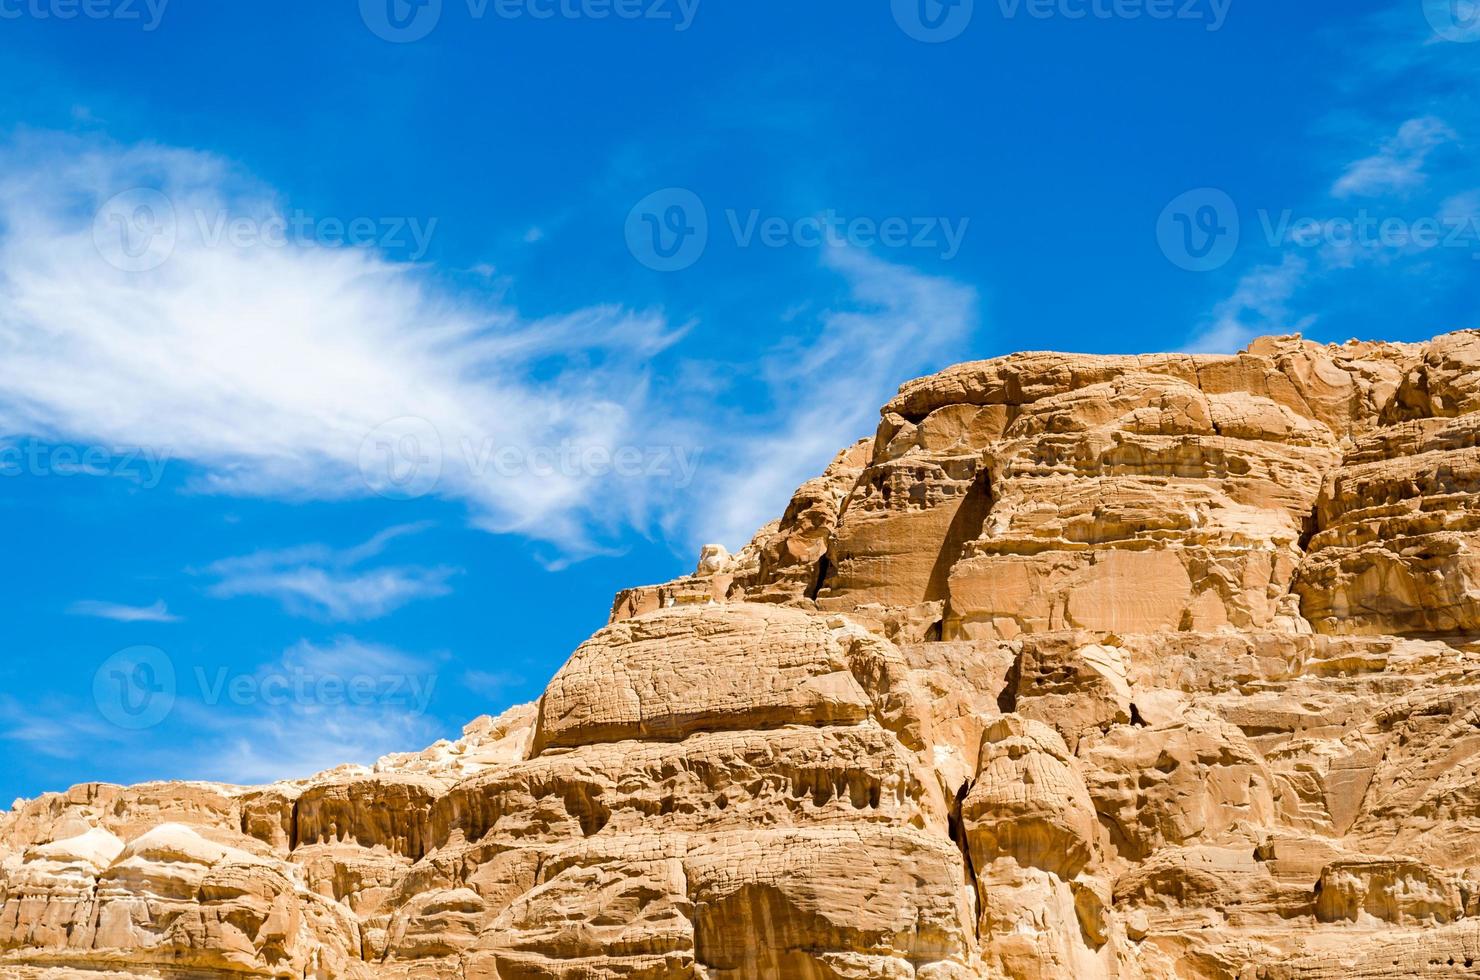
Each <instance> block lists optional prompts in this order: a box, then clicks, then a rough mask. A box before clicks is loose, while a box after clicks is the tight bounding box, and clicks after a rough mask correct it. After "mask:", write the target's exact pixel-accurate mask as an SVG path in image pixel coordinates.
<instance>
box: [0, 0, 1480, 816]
mask: <svg viewBox="0 0 1480 980" xmlns="http://www.w3.org/2000/svg"><path fill="white" fill-rule="evenodd" d="M387 4H389V6H387ZM1477 20H1480V8H1477V7H1476V5H1475V3H1474V2H1473V0H1404V2H1401V3H1391V2H1377V0H1353V2H1350V3H1347V4H1343V5H1341V9H1340V10H1339V11H1336V10H1334V9H1328V6H1322V5H1313V4H1285V3H1273V2H1266V0H1259V2H1254V0H1217V2H1214V0H1118V2H1117V0H975V2H974V3H973V2H971V0H961V2H959V3H957V4H955V5H953V6H950V7H943V6H941V5H940V4H939V3H937V0H893V2H883V0H881V2H878V3H872V4H858V3H856V2H842V0H837V2H834V0H815V2H811V3H805V4H771V3H747V4H738V3H725V4H722V3H719V2H717V0H698V2H694V0H687V2H684V3H680V2H679V0H663V2H659V0H561V2H555V0H497V2H495V0H488V2H486V3H485V2H482V0H441V2H440V3H438V2H436V0H430V2H428V3H426V4H423V5H421V6H411V5H409V4H408V3H407V2H406V0H364V2H363V3H360V2H357V0H333V2H326V3H315V4H302V3H287V2H276V0H258V2H254V3H251V4H221V3H204V2H198V0H168V2H164V0H152V2H148V0H0V73H3V75H4V79H3V81H4V84H3V85H0V515H3V516H4V518H5V520H4V526H5V527H6V530H7V545H8V549H7V552H8V558H9V560H8V561H7V562H6V565H5V568H6V573H5V582H4V583H3V584H4V588H3V592H0V594H3V595H5V596H6V602H7V608H8V610H9V613H10V614H9V616H8V622H9V629H8V630H7V637H6V641H5V643H6V650H5V653H6V655H5V657H4V658H3V661H0V692H3V693H0V744H3V746H4V752H5V755H6V758H7V761H8V763H9V764H8V765H6V766H4V767H0V796H3V798H4V799H5V800H6V801H8V800H9V799H10V798H12V797H14V796H32V795H35V794H36V793H38V792H41V791H44V790H48V789H59V788H63V787H65V786H67V785H69V784H72V783H75V782H79V781H84V780H88V779H103V780H111V781H138V780H143V779H148V778H155V777H164V776H175V777H192V778H206V779H235V780H238V781H259V780H269V779H272V778H276V777H280V776H297V775H304V774H307V773H309V772H312V771H314V770H316V769H319V768H322V767H327V766H331V765H334V764H336V763H339V762H345V761H358V762H369V761H372V760H373V759H374V758H375V757H376V756H378V755H379V754H381V753H384V752H389V751H394V750H412V749H418V748H420V747H422V746H424V745H426V744H429V743H430V742H431V741H433V740H435V739H437V738H441V737H453V736H455V735H456V734H457V732H458V730H459V729H460V727H461V725H462V724H463V723H464V722H466V721H468V720H470V719H471V718H473V717H475V716H477V715H479V714H483V713H489V712H493V713H496V712H498V711H500V710H502V709H503V708H505V707H507V706H509V705H511V704H514V703H517V702H520V701H526V700H530V699H533V698H534V697H536V696H538V694H539V692H540V691H541V690H542V689H543V687H544V684H545V682H546V681H547V680H548V678H549V677H550V675H551V674H552V673H553V672H554V670H555V669H556V668H558V666H559V664H560V663H561V662H562V661H563V660H564V658H565V657H566V656H567V655H568V654H569V653H570V651H571V650H573V649H574V648H575V646H576V645H577V644H578V643H579V642H580V641H581V640H582V639H583V638H584V637H585V636H587V635H588V634H589V633H590V632H592V631H593V630H595V629H596V628H598V627H599V626H600V625H601V624H602V622H603V621H604V619H605V614H606V611H607V608H608V605H609V602H610V600H611V596H612V594H613V593H614V592H615V591H616V590H617V589H619V588H621V587H624V586H627V585H632V584H639V583H644V582H651V581H661V580H664V579H667V578H671V577H673V576H674V575H677V574H680V573H682V572H684V571H687V570H688V569H689V568H690V567H691V566H692V565H693V563H694V560H695V557H696V555H697V549H698V545H699V544H701V543H703V542H705V541H709V540H718V541H723V542H724V543H726V544H728V545H730V546H731V547H738V546H739V545H740V544H742V543H743V542H744V540H745V539H746V537H748V535H749V533H750V531H752V530H753V529H754V528H755V527H756V526H757V525H759V524H760V523H762V522H764V521H765V520H766V519H768V518H770V517H773V516H776V515H779V513H780V511H781V509H782V508H783V507H784V505H785V502H786V500H787V497H788V496H789V493H790V491H791V489H792V488H793V487H794V486H795V485H796V484H797V483H799V482H801V481H802V480H803V479H805V478H807V477H808V476H809V475H812V474H814V473H815V472H817V471H818V470H819V469H820V468H821V467H822V466H823V465H825V464H826V462H827V461H828V459H829V458H830V457H831V455H832V453H833V452H834V451H835V450H836V449H838V448H841V447H842V446H843V445H845V444H847V443H848V442H850V441H852V440H853V439H855V438H858V437H861V436H864V435H868V434H870V433H871V432H872V429H873V426H874V422H875V418H876V410H877V406H878V405H879V404H880V403H881V402H882V401H883V400H884V399H885V398H886V397H887V396H888V394H889V393H890V392H891V391H892V390H893V389H894V387H895V386H897V385H898V384H899V383H900V382H901V381H903V380H906V379H908V378H910V377H913V376H917V375H919V374H923V373H927V372H929V371H931V370H934V369H937V368H939V367H942V366H945V365H947V364H950V363H953V362H956V361H961V360H968V359H972V358H980V357H989V356H993V355H997V354H1001V353H1005V352H1009V351H1012V350H1019V349H1070V350H1081V351H1096V352H1134V351H1144V350H1184V349H1185V350H1218V351H1231V350H1235V349H1237V348H1238V347H1239V346H1241V345H1242V344H1243V343H1245V342H1246V341H1247V339H1248V338H1250V337H1252V336H1255V335H1257V334H1260V333H1265V332H1273V331H1289V330H1297V329H1298V330H1302V331H1303V332H1305V333H1306V334H1307V335H1308V336H1311V337H1315V338H1317V339H1322V340H1344V339H1346V338H1348V337H1353V336H1356V337H1383V338H1390V339H1418V338H1421V337H1425V336H1428V335H1431V334H1433V333H1437V332H1442V331H1445V330H1450V329H1457V328H1460V327H1467V326H1475V325H1477V316H1476V312H1477V310H1476V307H1477V292H1476V290H1475V289H1474V286H1475V283H1476V269H1477V264H1476V262H1477V259H1476V255H1477V253H1480V217H1477V216H1480V167H1477V166H1476V164H1475V157H1474V154H1473V150H1472V148H1473V145H1474V141H1475V140H1476V139H1480V110H1477V107H1476V103H1475V94H1476V92H1477V90H1480V89H1477V85H1476V81H1477V75H1480V70H1477V69H1480V61H1477V56H1480V43H1475V42H1480V26H1477V23H1476V21H1477Z"/></svg>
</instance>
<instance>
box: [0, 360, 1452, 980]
mask: <svg viewBox="0 0 1480 980" xmlns="http://www.w3.org/2000/svg"><path fill="white" fill-rule="evenodd" d="M1477 639H1480V333H1474V332H1467V333H1458V334H1451V335H1447V336H1443V337H1439V338H1437V339H1435V340H1433V341H1430V342H1428V343H1423V344H1386V343H1357V342H1351V343H1347V344H1344V345H1340V346H1322V345H1318V344H1314V343H1310V342H1306V341H1303V340H1301V339H1300V338H1298V337H1279V338H1266V339H1263V340H1259V341H1256V342H1255V343H1254V344H1252V345H1251V346H1250V347H1249V348H1248V350H1246V351H1245V352H1243V353H1240V354H1238V355H1235V356H1202V355H1157V356H1141V357H1088V356H1072V355H1063V354H1048V353H1028V354H1017V355H1013V356H1011V357H1005V358H999V359H996V360H991V361H983V362H978V363H971V364H962V365H959V366H956V367H953V368H950V369H948V370H946V371H943V372H941V373H939V374H936V375H933V376H931V377H928V378H923V379H920V380H917V381H912V382H910V383H908V384H906V385H905V386H904V387H903V388H902V389H901V390H900V392H899V394H898V396H897V397H896V398H894V400H892V401H891V402H890V403H889V404H888V405H886V406H885V407H884V409H883V413H882V419H881V422H880V425H879V429H878V432H877V434H876V435H875V437H874V438H873V439H872V440H871V441H865V442H860V443H859V444H857V445H855V446H852V447H850V448H849V449H846V450H844V451H843V452H842V453H840V454H839V455H838V457H837V458H836V459H835V460H834V461H833V463H832V465H831V466H829V467H828V469H827V470H826V472H825V473H824V474H823V475H822V476H820V477H818V478H817V479H815V480H812V481H810V482H808V483H806V484H804V485H803V486H802V487H801V489H799V490H798V491H797V493H796V496H795V497H794V498H793V500H792V501H791V504H790V506H788V507H787V508H786V512H785V513H784V514H783V515H782V516H781V518H780V519H779V520H777V521H775V522H773V523H771V524H769V525H767V526H766V527H765V528H763V529H762V530H761V531H760V532H759V533H758V534H757V535H756V537H755V539H754V540H752V541H751V542H750V543H749V545H747V546H746V547H745V548H743V549H742V550H740V551H739V552H737V553H735V554H733V555H732V554H730V553H729V552H727V551H726V550H725V549H723V548H719V547H709V548H706V549H705V551H704V553H703V555H702V557H701V560H700V562H699V566H698V568H697V570H696V571H695V573H694V574H693V575H690V576H687V577H684V578H680V579H677V580H675V581H673V582H669V583H666V584H663V585H654V586H642V587H637V588H633V589H630V590H628V591H626V592H623V593H622V594H621V595H619V596H618V597H617V598H616V601H615V603H614V605H613V608H612V614H611V622H610V624H609V625H608V626H607V627H606V628H604V629H602V630H601V631H600V632H598V633H597V634H596V635H595V636H593V637H591V638H590V639H589V640H587V641H586V642H585V643H584V644H582V645H581V646H580V648H579V649H577V650H576V651H575V652H574V654H573V655H572V656H571V658H570V660H569V661H568V662H567V663H566V664H565V666H564V667H563V668H562V669H561V670H560V671H559V673H558V674H557V675H556V676H555V678H554V679H553V681H551V683H550V685H549V687H548V689H547V690H546V692H545V694H544V696H543V697H542V698H541V699H540V701H539V702H538V704H536V705H530V706H524V707H519V708H514V709H511V710H510V711H508V712H506V713H505V714H503V715H502V716H500V717H498V718H496V719H493V718H484V719H480V720H478V721H476V722H474V723H473V724H472V725H470V726H469V727H468V728H467V730H466V731H465V732H464V735H463V737H462V738H461V739H460V740H458V741H456V742H451V743H439V744H438V745H436V746H433V747H432V748H431V749H428V750H426V751H425V752H422V753H420V754H413V755H403V756H392V757H388V758H386V759H383V760H381V761H380V763H378V764H377V765H375V766H374V767H373V768H363V767H354V766H349V767H342V768H341V769H337V770H334V771H331V772H328V773H323V774H320V775H319V776H316V777H313V778H311V779H306V780H302V781H298V782H285V783H279V784H275V785H272V786H262V787H236V786H224V785H207V784H197V783H156V784H148V785H143V786H137V787H132V788H124V787H119V786H112V785H103V784H89V785H83V786H78V787H75V788H73V789H71V790H69V791H67V792H65V793H57V794H48V795H45V796H42V797H41V798H39V799H36V800H31V801H20V802H18V803H17V805H16V806H15V807H14V808H13V809H12V810H11V811H10V812H9V813H7V814H4V815H0V975H3V976H7V977H43V976H45V977H57V978H64V977H84V976H85V977H90V978H100V977H108V976H156V977H242V976H261V977H284V978H286V977H351V978H362V977H363V978H371V977H374V978H423V977H424V978H441V980H532V978H562V980H598V978H624V980H639V978H641V980H663V978H682V977H695V978H708V980H741V978H797V980H829V978H837V980H843V978H847V980H855V978H859V980H861V978H875V977H878V978H891V980H905V978H918V980H962V978H998V977H1015V978H1018V977H1020V978H1052V980H1065V978H1097V977H1098V978H1109V977H1116V978H1148V980H1151V978H1173V977H1179V978H1180V977H1207V978H1229V980H1234V978H1238V980H1243V978H1256V977H1258V978H1271V980H1273V978H1292V980H1293V978H1312V980H1315V978H1322V980H1324V978H1332V980H1334V978H1346V977H1454V976H1469V975H1480V643H1477Z"/></svg>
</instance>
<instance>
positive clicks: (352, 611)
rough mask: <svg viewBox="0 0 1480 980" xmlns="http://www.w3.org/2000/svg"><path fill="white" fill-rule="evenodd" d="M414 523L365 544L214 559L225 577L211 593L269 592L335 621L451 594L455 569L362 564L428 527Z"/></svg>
mask: <svg viewBox="0 0 1480 980" xmlns="http://www.w3.org/2000/svg"><path fill="white" fill-rule="evenodd" d="M425 527H426V525H424V524H408V525H402V526H399V527H393V528H389V529H387V530H385V531H382V532H380V533H379V534H377V535H375V537H373V538H371V539H370V540H369V541H366V542H364V543H363V544H360V545H356V546H355V547H353V548H347V549H344V550H340V551H336V550H335V549H333V548H330V547H328V546H327V545H322V544H311V545H305V546H302V547H298V548H287V549H282V550H276V551H259V552H255V553H253V554H250V555H244V556H242V557H239V558H225V559H222V560H221V561H218V562H214V563H213V564H211V565H210V566H209V567H207V568H206V572H207V573H209V574H211V575H215V576H217V577H219V579H220V581H219V582H216V583H215V584H213V585H212V586H211V587H210V589H209V591H210V594H211V595H213V596H215V597H217V598H221V599H230V598H236V597H238V596H264V597H267V598H270V599H276V600H277V601H278V602H280V603H282V605H283V607H284V608H285V609H287V610H288V611H289V612H292V613H294V614H297V615H311V616H317V617H320V618H324V619H329V620H332V621H334V622H356V621H361V620H368V619H378V618H380V617H382V616H385V615H388V614H390V613H392V612H394V611H395V610H396V609H399V608H400V607H401V606H404V605H406V604H407V603H409V602H413V601H415V600H417V599H428V598H436V597H438V596H444V595H447V594H448V593H450V592H451V591H452V590H451V588H450V587H449V586H448V584H447V583H448V580H449V579H451V578H452V576H453V575H455V574H456V573H457V570H456V569H454V568H449V567H445V566H439V567H435V568H424V567H421V566H414V565H400V566H394V565H393V566H381V567H377V568H363V567H361V566H362V565H363V564H364V563H365V562H366V561H368V560H369V559H371V558H374V557H377V556H379V555H380V554H381V552H382V551H384V550H385V547H386V545H387V544H389V543H390V542H391V541H393V540H395V539H396V538H399V537H403V536H405V535H408V534H414V533H416V532H418V531H421V530H424V529H425Z"/></svg>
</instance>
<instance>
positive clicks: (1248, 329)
mask: <svg viewBox="0 0 1480 980" xmlns="http://www.w3.org/2000/svg"><path fill="white" fill-rule="evenodd" d="M1308 269H1309V264H1308V263H1307V262H1306V261H1305V259H1303V258H1301V257H1300V256H1298V255H1285V256H1284V258H1283V259H1281V260H1280V262H1279V264H1277V265H1263V266H1259V267H1257V268H1255V269H1253V270H1251V271H1250V272H1248V273H1246V274H1245V275H1244V276H1243V278H1241V279H1240V280H1239V282H1238V285H1237V286H1236V287H1235V288H1234V291H1233V293H1232V295H1230V296H1229V297H1228V298H1227V299H1224V300H1222V301H1221V302H1219V303H1218V305H1217V306H1215V307H1214V308H1213V313H1212V315H1211V317H1210V318H1209V322H1208V323H1207V324H1206V325H1205V326H1204V327H1203V328H1202V330H1201V331H1200V332H1199V333H1198V334H1197V335H1196V336H1195V337H1194V338H1193V339H1192V341H1191V342H1190V343H1188V345H1187V346H1186V347H1185V348H1184V349H1185V350H1186V351H1187V352H1188V353H1191V354H1228V353H1232V352H1234V351H1237V350H1239V349H1241V348H1243V347H1244V346H1246V345H1247V344H1248V343H1249V341H1251V340H1253V339H1254V338H1255V337H1259V336H1263V335H1265V334H1279V333H1299V332H1300V331H1303V330H1307V329H1309V328H1310V326H1311V325H1312V324H1313V323H1314V322H1315V320H1314V318H1313V317H1311V316H1304V317H1300V318H1295V317H1294V316H1293V315H1292V314H1291V312H1290V299H1291V297H1293V296H1294V295H1295V293H1296V291H1297V290H1298V289H1299V288H1300V285H1301V283H1302V281H1303V279H1304V277H1305V275H1306V272H1307V271H1308Z"/></svg>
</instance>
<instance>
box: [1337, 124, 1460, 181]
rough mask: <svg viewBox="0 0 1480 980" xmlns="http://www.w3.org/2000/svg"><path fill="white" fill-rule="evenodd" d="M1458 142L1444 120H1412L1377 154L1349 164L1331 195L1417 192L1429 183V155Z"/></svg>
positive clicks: (1399, 128) (1400, 128) (1387, 141)
mask: <svg viewBox="0 0 1480 980" xmlns="http://www.w3.org/2000/svg"><path fill="white" fill-rule="evenodd" d="M1455 139H1456V133H1455V132H1454V130H1452V129H1450V128H1449V126H1447V125H1446V124H1445V123H1444V121H1443V120H1441V119H1438V118H1436V117H1434V116H1420V117H1418V118H1416V119H1409V120H1407V121H1406V122H1404V123H1403V124H1402V125H1401V126H1399V127H1398V132H1397V133H1396V134H1395V135H1393V136H1392V137H1390V138H1388V139H1386V140H1384V141H1383V143H1382V147H1381V149H1379V150H1378V152H1376V153H1374V154H1373V155H1371V156H1368V157H1363V158H1362V159H1360V160H1356V161H1353V162H1352V163H1351V164H1349V165H1348V166H1347V168H1346V170H1345V171H1344V172H1343V173H1342V175H1341V176H1340V177H1338V178H1337V179H1336V183H1335V184H1333V185H1332V186H1331V195H1332V196H1333V197H1336V198H1348V197H1371V196H1375V195H1379V194H1392V193H1406V192H1409V191H1413V190H1416V189H1418V188H1420V187H1422V186H1423V185H1424V183H1425V181H1426V180H1427V175H1426V174H1425V173H1424V163H1425V161H1427V160H1428V158H1429V154H1430V153H1432V152H1433V151H1434V150H1435V149H1437V148H1438V147H1440V146H1443V145H1444V144H1445V143H1449V142H1452V141H1454V140H1455Z"/></svg>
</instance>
